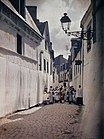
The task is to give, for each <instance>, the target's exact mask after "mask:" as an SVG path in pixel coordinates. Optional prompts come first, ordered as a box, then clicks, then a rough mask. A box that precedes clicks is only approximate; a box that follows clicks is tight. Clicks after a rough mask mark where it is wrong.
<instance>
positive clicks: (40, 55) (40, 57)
mask: <svg viewBox="0 0 104 139" xmlns="http://www.w3.org/2000/svg"><path fill="white" fill-rule="evenodd" d="M39 66H40V71H41V70H42V53H40V65H39Z"/></svg>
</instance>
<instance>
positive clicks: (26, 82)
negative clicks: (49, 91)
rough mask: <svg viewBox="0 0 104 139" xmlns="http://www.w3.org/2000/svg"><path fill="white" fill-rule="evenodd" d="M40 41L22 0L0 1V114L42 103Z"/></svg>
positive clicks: (40, 38)
mask: <svg viewBox="0 0 104 139" xmlns="http://www.w3.org/2000/svg"><path fill="white" fill-rule="evenodd" d="M43 41H45V38H44V36H43V35H42V34H41V32H40V30H39V28H38V27H37V25H36V23H35V22H34V20H33V18H32V17H31V14H30V13H29V11H28V9H27V7H26V6H25V0H18V1H14V0H5V1H4V0H1V1H0V65H1V66H0V93H1V97H0V117H2V116H5V115H6V114H9V113H12V112H14V111H17V110H21V109H28V108H29V107H32V106H34V105H36V104H38V103H42V101H43V96H42V95H43V89H44V86H43V84H42V83H43V79H44V74H43V73H42V72H40V71H39V65H40V61H41V60H40V59H39V56H40V54H42V53H44V49H43V52H42V50H40V47H41V46H43V45H44V43H43ZM48 53H49V52H48ZM49 55H50V53H49ZM49 58H50V57H49ZM50 59H51V58H50ZM48 60H49V59H48ZM50 61H51V60H50ZM47 65H48V64H47ZM43 66H44V64H43ZM51 66H52V65H51ZM47 67H48V66H47ZM47 69H48V68H47ZM47 84H48V83H47Z"/></svg>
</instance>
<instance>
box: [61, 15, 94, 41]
mask: <svg viewBox="0 0 104 139" xmlns="http://www.w3.org/2000/svg"><path fill="white" fill-rule="evenodd" d="M60 21H61V26H62V29H63V30H64V32H65V33H67V35H68V36H70V35H73V36H75V37H77V38H80V39H81V40H91V39H92V37H93V31H92V30H85V31H84V30H83V27H82V31H72V32H71V31H69V30H70V25H71V19H70V18H69V17H68V16H67V13H64V16H62V18H61V19H60Z"/></svg>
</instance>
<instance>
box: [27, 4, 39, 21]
mask: <svg viewBox="0 0 104 139" xmlns="http://www.w3.org/2000/svg"><path fill="white" fill-rule="evenodd" d="M26 7H27V9H28V11H29V13H30V15H31V17H32V18H33V20H34V21H36V20H37V6H26Z"/></svg>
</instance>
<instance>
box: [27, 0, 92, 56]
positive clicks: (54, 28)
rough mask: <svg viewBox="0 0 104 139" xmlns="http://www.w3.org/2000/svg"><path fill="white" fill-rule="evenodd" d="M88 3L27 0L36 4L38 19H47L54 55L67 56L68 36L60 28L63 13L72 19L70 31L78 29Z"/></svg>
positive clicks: (31, 3)
mask: <svg viewBox="0 0 104 139" xmlns="http://www.w3.org/2000/svg"><path fill="white" fill-rule="evenodd" d="M89 4H90V0H27V5H35V6H37V17H38V19H39V20H40V21H48V24H49V32H50V39H51V41H52V44H53V49H54V51H55V57H56V56H57V55H59V54H63V56H64V57H65V58H67V57H68V52H67V50H66V46H68V48H69V49H70V37H69V36H67V35H66V34H64V31H63V30H62V29H61V23H60V18H61V17H62V16H63V13H65V12H66V13H68V16H69V17H70V19H71V21H72V24H71V31H72V30H73V31H74V30H80V20H81V18H82V17H83V15H84V13H85V11H86V10H87V8H88V6H89Z"/></svg>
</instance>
